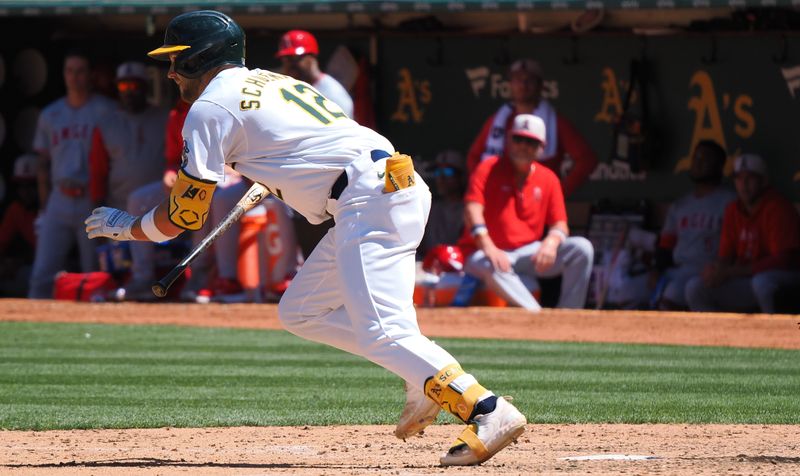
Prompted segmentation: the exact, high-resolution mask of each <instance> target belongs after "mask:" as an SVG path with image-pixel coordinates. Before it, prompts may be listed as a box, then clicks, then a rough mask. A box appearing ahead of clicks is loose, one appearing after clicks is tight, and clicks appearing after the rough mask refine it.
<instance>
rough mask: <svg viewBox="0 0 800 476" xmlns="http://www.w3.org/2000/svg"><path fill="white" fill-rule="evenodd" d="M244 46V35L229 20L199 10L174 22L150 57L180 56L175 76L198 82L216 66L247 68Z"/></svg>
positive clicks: (177, 18)
mask: <svg viewBox="0 0 800 476" xmlns="http://www.w3.org/2000/svg"><path fill="white" fill-rule="evenodd" d="M244 43H245V38H244V31H242V29H241V27H239V25H237V24H236V22H235V21H233V20H232V19H231V18H230V17H229V16H227V15H225V14H224V13H220V12H217V11H213V10H200V11H196V12H188V13H184V14H181V15H178V16H176V17H175V18H173V19H172V21H171V22H169V26H167V32H166V33H165V34H164V44H163V45H162V46H161V47H160V48H156V49H155V50H153V51H151V52H149V53H148V55H149V56H150V57H151V58H155V59H157V60H162V61H169V57H170V54H172V53H177V54H178V56H177V57H176V58H175V72H176V73H178V74H180V75H181V76H185V77H187V78H197V77H199V76H200V75H202V74H203V73H205V72H206V71H208V70H209V69H211V68H215V67H217V66H221V65H225V64H233V65H237V66H244V57H245V51H244Z"/></svg>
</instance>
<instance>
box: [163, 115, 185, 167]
mask: <svg viewBox="0 0 800 476" xmlns="http://www.w3.org/2000/svg"><path fill="white" fill-rule="evenodd" d="M188 113H189V105H188V104H186V103H185V102H183V101H180V102H179V103H178V105H177V106H175V108H173V109H172V110H171V111H170V112H169V119H167V131H166V137H165V138H164V158H165V159H166V161H167V165H166V170H172V171H177V170H178V169H179V168H180V166H181V155H182V154H183V122H184V121H185V120H186V115H187V114H188Z"/></svg>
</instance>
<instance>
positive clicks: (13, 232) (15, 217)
mask: <svg viewBox="0 0 800 476" xmlns="http://www.w3.org/2000/svg"><path fill="white" fill-rule="evenodd" d="M35 218H36V217H35V215H34V213H32V212H28V211H26V210H25V208H24V207H23V206H22V205H21V204H20V203H19V202H17V201H14V202H11V205H9V206H8V208H7V209H6V213H5V214H4V215H3V221H2V222H0V254H5V252H6V250H8V246H9V245H10V244H11V240H13V239H14V237H15V236H17V234H19V235H22V238H24V239H25V241H27V242H28V243H29V244H30V245H31V247H34V248H35V247H36V235H35V233H34V231H33V220H34V219H35Z"/></svg>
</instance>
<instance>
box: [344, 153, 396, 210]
mask: <svg viewBox="0 0 800 476" xmlns="http://www.w3.org/2000/svg"><path fill="white" fill-rule="evenodd" d="M369 156H370V158H371V159H372V161H373V162H377V161H379V160H381V159H385V158H386V157H391V156H392V154H390V153H388V152H386V151H385V150H380V149H375V150H373V151H371V152H370V153H369ZM346 187H347V171H345V170H342V174H341V175H339V177H338V178H337V179H336V181H335V182H333V187H331V198H332V199H334V200H339V197H341V196H342V192H343V191H344V189H345V188H346Z"/></svg>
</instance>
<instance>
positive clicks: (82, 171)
mask: <svg viewBox="0 0 800 476" xmlns="http://www.w3.org/2000/svg"><path fill="white" fill-rule="evenodd" d="M89 74H90V64H89V59H88V58H87V57H86V56H85V55H84V54H83V53H79V52H77V51H73V52H69V53H68V54H67V55H66V56H65V58H64V85H65V86H66V88H67V94H66V96H64V97H63V98H61V99H58V100H57V101H54V102H53V103H51V104H50V105H48V106H47V107H46V108H45V109H44V110H43V111H42V113H41V114H40V115H39V122H38V124H37V126H36V135H35V136H34V139H33V149H34V150H35V151H36V152H37V154H38V155H39V160H40V168H39V206H41V207H44V209H43V210H41V211H40V215H39V219H38V221H39V222H40V223H41V225H40V227H39V230H38V232H37V234H38V238H37V243H36V257H35V258H34V262H33V271H32V272H31V282H30V290H29V291H28V297H29V298H33V299H50V298H52V297H53V282H54V278H55V274H56V273H57V272H59V271H61V270H63V269H64V265H65V263H66V260H67V256H68V254H69V251H70V249H71V248H72V246H73V245H74V244H75V243H77V245H78V250H79V253H80V260H81V271H83V272H89V271H93V270H95V269H97V254H96V253H95V248H96V245H95V243H93V242H91V241H89V240H87V239H86V237H85V236H84V235H83V231H82V230H81V217H82V216H83V215H85V214H86V213H88V212H89V210H91V209H92V203H91V201H90V199H89V193H88V192H89V190H88V183H89V148H90V146H91V144H92V131H93V130H94V128H95V127H96V126H97V124H98V121H100V120H101V119H102V118H103V117H106V114H108V113H110V112H111V111H113V110H115V109H116V107H117V106H116V104H114V102H112V101H111V100H110V99H107V98H105V97H103V96H101V95H99V94H92V91H91V82H90V76H89Z"/></svg>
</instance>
